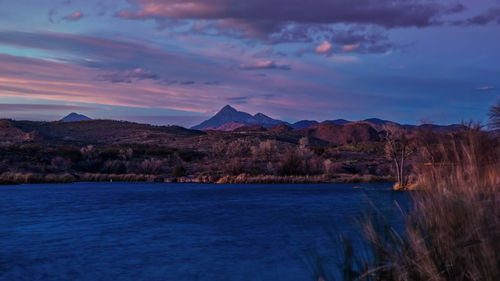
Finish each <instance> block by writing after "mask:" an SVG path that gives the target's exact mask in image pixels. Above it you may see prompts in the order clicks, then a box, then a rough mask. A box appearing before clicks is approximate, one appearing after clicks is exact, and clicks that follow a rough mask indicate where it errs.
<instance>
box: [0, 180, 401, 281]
mask: <svg viewBox="0 0 500 281" xmlns="http://www.w3.org/2000/svg"><path fill="white" fill-rule="evenodd" d="M353 186H354V185H353V184H314V185H208V184H207V185H202V184H152V183H133V184H131V183H76V184H62V185H53V184H43V185H21V186H0V280H51V281H52V280H134V281H135V280H217V281H219V280H231V281H235V280H287V281H293V280H314V274H313V272H312V271H313V269H312V267H313V266H311V265H312V264H315V262H314V261H315V260H316V259H317V258H319V259H321V260H323V261H325V263H326V264H327V267H332V268H333V267H334V264H335V262H337V260H338V259H339V258H340V256H341V255H340V254H339V251H338V250H339V243H338V241H336V239H335V237H336V236H337V235H338V234H339V233H343V234H344V235H346V236H347V237H350V238H352V239H354V240H356V239H357V238H359V237H360V235H361V234H360V230H359V228H358V227H357V226H356V224H355V223H354V221H355V219H356V218H357V217H358V216H359V215H360V214H361V213H362V212H363V211H366V210H367V209H369V208H371V204H374V205H376V206H377V207H378V208H380V210H381V211H382V212H383V213H385V214H387V215H391V216H392V215H393V214H394V216H395V217H396V221H397V220H398V218H397V217H398V214H397V212H394V211H393V210H394V209H395V207H394V204H393V202H394V201H395V200H397V201H400V202H401V201H403V202H407V201H408V200H407V198H406V197H407V195H406V194H404V193H399V192H393V191H391V190H390V186H391V185H390V184H363V185H361V186H363V188H362V189H353V188H352V187H353ZM370 202H371V203H370ZM332 237H333V238H332ZM316 280H317V279H316Z"/></svg>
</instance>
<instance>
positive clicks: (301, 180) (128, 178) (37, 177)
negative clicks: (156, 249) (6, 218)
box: [0, 173, 394, 186]
mask: <svg viewBox="0 0 500 281" xmlns="http://www.w3.org/2000/svg"><path fill="white" fill-rule="evenodd" d="M78 182H151V183H207V184H318V183H373V182H394V179H393V178H392V177H390V176H374V175H356V174H354V175H351V174H339V175H333V176H326V175H305V176H276V175H247V174H240V175H234V176H233V175H223V176H198V177H190V176H186V177H169V176H156V175H142V174H92V173H74V174H72V173H63V174H33V173H25V174H23V173H4V174H1V175H0V186H2V185H20V184H50V183H53V184H65V183H78Z"/></svg>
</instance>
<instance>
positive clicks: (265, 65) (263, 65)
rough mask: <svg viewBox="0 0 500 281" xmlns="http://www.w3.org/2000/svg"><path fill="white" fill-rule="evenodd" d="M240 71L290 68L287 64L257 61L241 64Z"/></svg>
mask: <svg viewBox="0 0 500 281" xmlns="http://www.w3.org/2000/svg"><path fill="white" fill-rule="evenodd" d="M240 69H243V70H258V69H280V70H291V69H292V67H291V66H290V65H289V64H279V63H276V62H274V61H271V60H265V61H259V62H256V63H253V64H242V65H240Z"/></svg>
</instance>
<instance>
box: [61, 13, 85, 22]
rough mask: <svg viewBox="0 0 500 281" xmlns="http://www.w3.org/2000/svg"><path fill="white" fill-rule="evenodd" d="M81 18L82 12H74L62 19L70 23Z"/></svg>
mask: <svg viewBox="0 0 500 281" xmlns="http://www.w3.org/2000/svg"><path fill="white" fill-rule="evenodd" d="M82 17H83V14H82V12H80V11H76V12H74V13H72V14H71V15H68V16H66V17H64V19H66V20H71V21H77V20H80V19H81V18H82Z"/></svg>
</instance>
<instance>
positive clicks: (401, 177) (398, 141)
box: [384, 124, 413, 189]
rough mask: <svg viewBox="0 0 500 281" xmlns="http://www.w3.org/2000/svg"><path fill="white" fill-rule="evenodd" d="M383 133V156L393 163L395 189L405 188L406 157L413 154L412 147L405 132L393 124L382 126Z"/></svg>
mask: <svg viewBox="0 0 500 281" xmlns="http://www.w3.org/2000/svg"><path fill="white" fill-rule="evenodd" d="M384 131H385V140H386V143H385V156H386V158H387V159H388V160H390V161H393V163H394V168H395V170H396V180H397V182H396V187H397V188H398V189H401V188H405V187H406V185H407V184H408V177H407V175H406V173H405V165H406V160H407V158H408V156H410V155H411V154H412V152H413V147H412V146H411V144H410V141H409V139H408V137H407V135H406V131H405V130H404V129H403V128H400V127H398V126H396V125H394V124H391V125H387V126H384Z"/></svg>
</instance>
